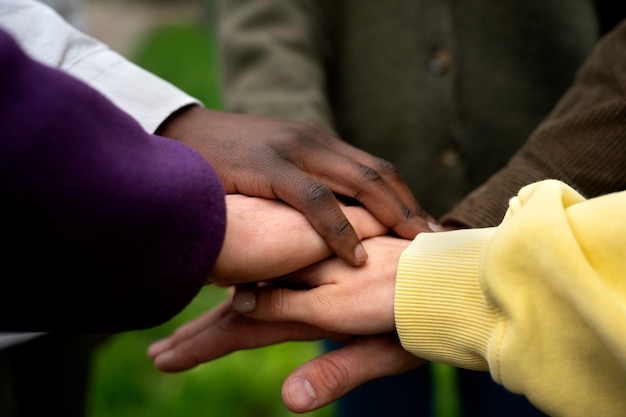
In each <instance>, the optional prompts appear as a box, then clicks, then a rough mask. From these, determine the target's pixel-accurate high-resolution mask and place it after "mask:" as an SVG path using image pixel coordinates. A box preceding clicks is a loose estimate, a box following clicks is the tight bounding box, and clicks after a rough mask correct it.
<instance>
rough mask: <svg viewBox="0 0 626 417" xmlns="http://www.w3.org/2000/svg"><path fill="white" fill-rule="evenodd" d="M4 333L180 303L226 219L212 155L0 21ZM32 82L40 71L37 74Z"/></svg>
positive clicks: (174, 308) (79, 326)
mask: <svg viewBox="0 0 626 417" xmlns="http://www.w3.org/2000/svg"><path fill="white" fill-rule="evenodd" d="M0 61H1V62H2V66H1V67H0V91H2V96H1V98H0V107H1V108H2V109H3V111H2V112H0V119H1V120H0V122H1V123H0V124H1V125H2V126H3V127H4V133H3V135H2V138H1V140H0V171H1V173H0V178H1V179H2V190H3V194H2V205H1V207H2V209H1V212H2V215H1V216H0V218H1V219H2V221H1V227H0V228H1V229H2V230H3V235H2V236H3V239H4V241H5V250H3V252H2V255H1V257H0V258H1V260H2V264H3V267H4V268H5V270H6V271H11V273H10V274H5V277H4V279H3V280H2V282H1V283H0V284H1V286H2V293H3V294H5V298H4V301H3V303H2V304H1V305H0V317H2V320H0V330H3V331H86V332H89V331H102V332H110V331H118V330H130V329H138V328H144V327H150V326H153V325H156V324H160V323H161V322H163V321H165V320H167V319H169V318H171V317H173V316H174V315H175V314H176V313H178V312H179V311H180V310H181V309H182V308H183V307H184V306H185V305H186V304H187V303H189V302H190V301H191V299H192V298H193V297H194V296H195V294H196V293H197V292H198V290H199V289H200V288H201V287H202V285H203V284H204V283H205V282H206V279H207V277H208V274H209V272H210V270H211V268H212V266H213V264H214V263H215V260H216V259H217V256H218V254H219V251H220V248H221V244H222V240H223V236H224V228H225V208H224V192H223V189H222V186H221V183H220V181H219V178H218V177H217V174H216V173H215V172H214V171H213V169H212V167H211V166H210V165H209V164H208V162H206V160H205V159H204V158H202V157H201V156H200V155H199V154H197V153H196V152H194V151H193V150H191V149H190V148H188V147H186V146H184V145H182V144H180V143H179V142H176V141H173V140H170V139H165V138H161V137H157V136H153V135H149V134H147V133H145V132H144V131H143V130H142V129H141V127H140V126H139V125H138V124H137V123H136V122H135V121H134V120H133V119H132V118H130V117H129V116H128V115H126V114H124V113H123V112H122V111H120V110H119V109H118V108H117V107H116V106H114V105H113V104H112V103H110V102H109V101H108V100H106V98H105V97H103V96H102V95H100V94H99V93H98V92H97V91H95V90H93V89H91V88H90V87H89V86H87V85H85V84H84V83H82V82H80V81H79V80H76V79H74V78H73V77H70V76H68V75H67V74H64V73H63V72H61V71H58V70H56V69H52V68H50V67H47V66H44V65H40V64H38V63H36V62H35V61H32V60H30V59H28V58H27V56H26V55H24V54H22V53H21V51H20V50H19V49H18V47H17V45H16V44H15V43H14V42H13V41H12V40H11V38H10V37H9V36H8V35H7V34H6V33H5V32H3V31H0ZM33 80H37V82H36V83H34V82H33Z"/></svg>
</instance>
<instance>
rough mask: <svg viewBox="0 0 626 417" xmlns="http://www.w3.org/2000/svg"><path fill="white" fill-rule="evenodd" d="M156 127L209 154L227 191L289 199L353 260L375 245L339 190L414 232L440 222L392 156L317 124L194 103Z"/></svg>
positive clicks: (391, 224)
mask: <svg viewBox="0 0 626 417" xmlns="http://www.w3.org/2000/svg"><path fill="white" fill-rule="evenodd" d="M156 133H157V134H159V135H161V136H165V137H169V138H172V139H175V140H178V141H180V142H182V143H184V144H186V145H188V146H189V147H191V148H193V149H195V150H196V151H197V152H198V153H200V154H201V155H203V156H204V157H205V158H206V159H207V160H208V161H209V162H210V163H211V164H212V165H213V167H214V168H215V169H216V171H217V172H218V174H219V176H220V179H221V181H222V183H223V184H224V188H225V190H226V193H227V194H235V193H240V194H245V195H249V196H255V197H264V198H269V199H277V200H282V201H284V202H286V203H287V204H289V205H291V206H292V207H294V208H296V209H297V210H299V211H300V212H302V213H303V214H304V215H305V217H306V218H307V219H308V220H309V222H310V223H311V225H312V226H313V228H314V229H315V230H316V231H317V232H318V233H319V234H320V235H321V236H322V237H323V238H324V240H325V241H326V243H327V244H328V245H329V246H330V248H331V249H332V250H333V251H334V252H335V253H337V255H338V256H339V257H340V258H342V259H343V260H344V261H346V262H347V263H348V264H350V265H353V266H359V265H362V264H363V263H364V262H365V261H366V260H367V253H366V252H365V250H364V249H363V246H362V245H361V243H360V240H359V237H358V236H357V234H356V232H355V231H354V228H353V227H352V225H351V224H350V222H349V221H348V220H347V219H346V217H345V215H344V214H343V212H342V211H341V209H340V208H339V205H338V201H337V198H336V195H342V196H346V197H349V198H351V199H354V200H355V201H357V202H358V203H359V204H361V205H363V206H364V207H365V208H366V209H368V210H369V211H370V212H371V213H372V214H373V215H374V217H376V218H377V219H378V220H379V221H380V222H381V223H382V224H383V225H385V226H387V227H388V228H389V229H391V230H393V232H395V233H396V234H397V235H398V236H400V237H403V238H406V239H412V238H413V237H415V236H416V235H417V234H418V233H420V232H430V231H431V228H432V227H435V226H433V225H435V224H436V221H435V220H434V219H433V218H432V217H431V216H429V215H428V214H427V213H425V212H424V211H423V210H422V208H421V207H420V206H419V204H418V203H417V201H416V200H415V198H414V197H413V195H412V193H411V192H410V190H409V188H408V187H407V185H406V184H405V183H404V182H403V181H402V179H401V178H400V177H399V175H398V173H397V171H396V170H395V168H394V166H393V165H392V164H390V163H389V162H387V161H384V160H382V159H380V158H376V157H374V156H372V155H370V154H368V153H367V152H364V151H362V150H360V149H357V148H355V147H353V146H350V145H349V144H347V143H346V142H343V141H341V140H340V139H338V138H336V137H335V136H333V135H331V134H330V133H329V132H327V131H326V130H324V129H322V128H320V127H318V126H317V125H314V124H310V123H302V122H293V121H287V120H281V119H274V118H268V117H257V116H250V115H243V114H234V113H224V112H219V111H215V110H210V109H206V108H203V107H200V106H189V107H186V108H184V109H182V110H181V111H179V112H177V113H175V114H174V115H172V116H171V117H170V118H169V119H168V120H166V121H165V122H164V123H163V124H162V125H161V126H160V127H159V129H158V130H157V132H156ZM429 224H430V225H431V226H429Z"/></svg>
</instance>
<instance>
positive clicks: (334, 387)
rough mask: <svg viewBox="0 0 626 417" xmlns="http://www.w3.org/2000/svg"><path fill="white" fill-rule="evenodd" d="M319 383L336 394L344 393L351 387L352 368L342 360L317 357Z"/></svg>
mask: <svg viewBox="0 0 626 417" xmlns="http://www.w3.org/2000/svg"><path fill="white" fill-rule="evenodd" d="M317 365H318V370H319V374H318V375H317V376H318V378H319V381H318V382H319V384H317V386H322V387H323V388H324V389H325V390H326V391H328V392H329V393H331V394H334V395H342V394H343V393H344V392H346V391H348V389H349V387H350V380H351V379H350V375H351V372H350V370H349V369H348V368H347V367H346V366H345V365H344V364H343V363H341V362H338V361H335V360H333V359H331V358H328V357H323V356H322V357H319V358H318V359H317Z"/></svg>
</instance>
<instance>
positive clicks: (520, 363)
mask: <svg viewBox="0 0 626 417" xmlns="http://www.w3.org/2000/svg"><path fill="white" fill-rule="evenodd" d="M625 204H626V192H621V193H617V194H610V195H607V196H603V197H598V198H595V199H592V200H584V199H583V198H582V197H581V196H579V195H578V194H576V193H575V192H574V191H573V190H572V189H570V188H568V187H565V186H564V185H562V184H561V183H557V182H554V181H548V182H541V183H538V184H534V185H532V186H529V187H526V188H524V189H523V190H522V191H521V192H520V194H519V196H518V197H517V198H515V199H513V200H512V201H511V205H510V209H509V212H508V214H507V217H506V218H505V220H504V221H503V223H502V225H500V226H499V227H498V228H489V229H477V230H461V231H455V232H447V233H444V234H436V233H435V234H421V235H419V236H418V238H417V239H416V240H415V241H414V243H413V244H412V245H411V247H410V248H409V249H407V251H406V252H405V253H404V255H403V257H402V260H401V262H400V266H399V269H398V276H397V284H396V307H395V308H396V324H397V327H398V332H399V334H400V338H401V341H402V343H403V345H404V347H405V348H406V349H407V350H409V351H411V352H412V353H414V354H415V355H417V356H420V357H424V358H427V359H431V360H435V361H440V362H445V363H450V364H454V365H457V366H461V367H466V368H471V369H482V370H487V369H488V370H489V371H490V372H491V374H492V376H493V377H494V379H496V381H498V382H499V383H501V384H503V385H504V386H505V387H506V388H507V389H509V390H511V391H514V392H518V393H522V394H524V395H526V396H528V397H529V399H530V400H531V401H533V402H534V403H535V404H536V405H538V406H539V407H541V408H542V409H543V410H545V411H547V412H548V413H550V414H551V415H567V416H577V415H580V416H586V415H590V414H600V415H606V416H613V415H614V416H617V415H621V414H622V413H623V409H624V406H625V404H624V400H623V392H624V390H625V389H626V383H625V382H624V381H625V379H624V366H625V365H626V342H625V341H624V339H623V337H621V329H622V328H623V326H624V323H626V315H625V314H624V311H623V308H622V307H621V306H623V305H624V303H625V302H626V295H625V293H624V291H623V271H624V270H626V261H625V260H624V257H623V253H624V250H625V248H626V241H624V237H623V236H624V235H625V233H626V223H625V222H621V221H620V219H621V214H620V210H621V209H620V207H624V205H625ZM591 358H593V359H591Z"/></svg>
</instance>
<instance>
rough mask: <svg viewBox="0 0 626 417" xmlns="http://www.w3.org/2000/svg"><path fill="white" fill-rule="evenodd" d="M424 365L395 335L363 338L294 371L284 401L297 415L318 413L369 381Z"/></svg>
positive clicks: (283, 391) (285, 385)
mask: <svg viewBox="0 0 626 417" xmlns="http://www.w3.org/2000/svg"><path fill="white" fill-rule="evenodd" d="M424 363H426V361H425V360H423V359H421V358H418V357H416V356H413V355H411V354H410V353H408V352H407V351H405V350H404V349H403V348H402V346H401V345H400V342H399V341H398V339H397V337H396V336H395V335H392V334H387V335H377V336H363V337H359V338H356V339H353V340H352V341H351V342H348V343H347V344H346V345H345V346H344V347H341V348H339V349H337V350H333V351H330V352H328V353H325V354H323V355H321V356H319V357H317V358H315V359H313V360H311V361H309V362H307V363H306V364H304V365H302V366H301V367H299V368H298V369H296V370H295V371H294V372H292V373H291V374H290V375H289V376H288V377H287V379H286V380H285V382H284V383H283V388H282V397H283V402H284V403H285V406H286V407H287V408H288V409H289V410H291V411H293V412H295V413H304V412H307V411H312V410H316V409H318V408H321V407H323V406H326V405H328V404H330V403H332V402H333V401H336V400H338V399H339V398H340V397H342V396H343V395H345V394H347V393H348V392H350V391H351V390H353V389H354V388H356V387H358V386H359V385H361V384H363V383H365V382H367V381H371V380H373V379H376V378H380V377H383V376H388V375H394V374H399V373H403V372H407V371H409V370H411V369H414V368H416V367H418V366H420V365H423V364H424Z"/></svg>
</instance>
